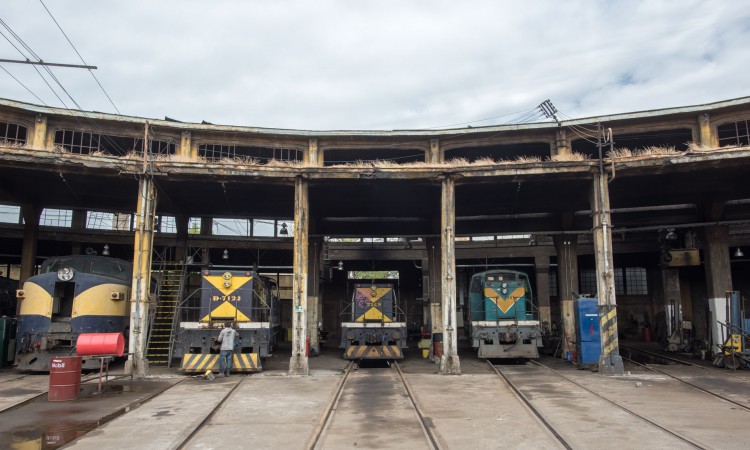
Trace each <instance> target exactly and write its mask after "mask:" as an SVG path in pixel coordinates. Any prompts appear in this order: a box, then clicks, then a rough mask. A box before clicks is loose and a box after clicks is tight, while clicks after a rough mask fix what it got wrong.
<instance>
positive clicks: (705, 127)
mask: <svg viewBox="0 0 750 450" xmlns="http://www.w3.org/2000/svg"><path fill="white" fill-rule="evenodd" d="M698 134H699V136H700V144H701V145H703V146H704V147H710V148H718V147H719V137H718V136H716V134H715V133H714V130H713V127H712V126H711V117H710V116H709V115H708V113H703V114H701V115H699V116H698Z"/></svg>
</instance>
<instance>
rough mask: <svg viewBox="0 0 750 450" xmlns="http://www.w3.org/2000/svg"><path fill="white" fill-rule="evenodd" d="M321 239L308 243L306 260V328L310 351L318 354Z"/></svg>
mask: <svg viewBox="0 0 750 450" xmlns="http://www.w3.org/2000/svg"><path fill="white" fill-rule="evenodd" d="M322 248H323V240H322V239H315V240H313V241H312V242H310V243H309V244H308V255H309V258H308V260H307V273H308V277H307V330H308V335H309V336H310V351H311V352H312V354H314V355H319V354H320V336H319V335H318V322H319V321H320V320H321V317H322V315H321V306H322V305H321V303H322V302H321V299H320V254H321V251H322Z"/></svg>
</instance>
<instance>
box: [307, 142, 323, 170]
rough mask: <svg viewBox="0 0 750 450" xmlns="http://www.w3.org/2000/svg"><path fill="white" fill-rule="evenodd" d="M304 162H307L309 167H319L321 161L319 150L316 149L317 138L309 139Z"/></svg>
mask: <svg viewBox="0 0 750 450" xmlns="http://www.w3.org/2000/svg"><path fill="white" fill-rule="evenodd" d="M304 161H305V164H307V165H308V166H310V167H320V166H321V165H322V164H321V161H320V152H319V149H318V140H317V139H310V140H309V142H308V144H307V152H306V153H305V156H304Z"/></svg>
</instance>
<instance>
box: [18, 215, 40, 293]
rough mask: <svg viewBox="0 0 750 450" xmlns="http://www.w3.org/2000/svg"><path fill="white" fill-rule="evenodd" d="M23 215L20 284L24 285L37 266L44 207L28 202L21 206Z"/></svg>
mask: <svg viewBox="0 0 750 450" xmlns="http://www.w3.org/2000/svg"><path fill="white" fill-rule="evenodd" d="M21 215H22V216H23V221H24V225H23V245H22V246H21V273H20V275H19V280H18V285H19V286H23V282H24V281H26V279H28V278H30V277H32V276H33V275H34V270H35V268H36V249H37V244H38V242H39V217H40V216H41V215H42V207H41V206H39V205H35V204H30V203H26V204H24V205H22V206H21Z"/></svg>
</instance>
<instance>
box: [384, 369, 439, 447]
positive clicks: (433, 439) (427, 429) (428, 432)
mask: <svg viewBox="0 0 750 450" xmlns="http://www.w3.org/2000/svg"><path fill="white" fill-rule="evenodd" d="M393 365H394V366H396V371H397V372H398V376H399V378H400V379H401V382H402V383H403V384H404V389H406V394H407V395H408V396H409V401H410V402H411V405H412V406H413V407H414V411H415V412H416V413H417V417H418V418H419V423H420V424H421V425H422V432H424V434H425V437H426V438H427V440H428V441H429V444H430V448H432V449H436V450H439V449H441V448H445V447H447V446H446V445H443V446H441V445H440V444H439V443H438V441H439V438H438V437H437V436H436V435H435V433H433V430H432V427H431V426H430V425H428V424H427V420H425V417H424V414H422V409H421V408H420V407H419V405H417V401H416V399H415V398H414V395H413V394H412V391H411V388H410V387H409V383H408V382H407V381H406V377H404V373H403V372H401V367H400V366H399V365H398V363H397V362H395V361H394V362H393Z"/></svg>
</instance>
